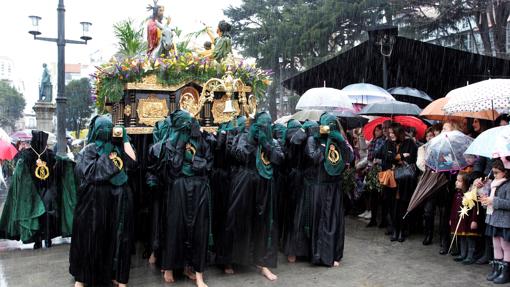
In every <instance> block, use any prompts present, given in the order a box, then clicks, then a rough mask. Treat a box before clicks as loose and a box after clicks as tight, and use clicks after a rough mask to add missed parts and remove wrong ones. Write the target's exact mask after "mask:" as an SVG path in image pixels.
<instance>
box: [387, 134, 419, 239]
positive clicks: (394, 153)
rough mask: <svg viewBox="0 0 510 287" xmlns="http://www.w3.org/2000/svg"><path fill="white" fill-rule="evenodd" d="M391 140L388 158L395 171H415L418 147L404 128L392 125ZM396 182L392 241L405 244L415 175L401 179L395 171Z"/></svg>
mask: <svg viewBox="0 0 510 287" xmlns="http://www.w3.org/2000/svg"><path fill="white" fill-rule="evenodd" d="M389 139H390V144H391V145H392V147H391V148H390V149H388V154H387V156H388V157H389V159H390V160H391V159H392V160H393V164H394V166H395V169H398V168H401V169H409V170H413V171H414V167H413V165H414V164H415V163H416V153H417V150H418V148H417V146H416V143H414V141H413V140H412V139H409V138H406V134H405V131H404V129H403V128H402V126H400V125H395V124H394V125H392V126H391V127H390V130H389ZM395 180H396V181H397V193H396V195H395V208H394V211H393V212H394V213H393V218H392V221H393V234H392V236H391V241H396V240H398V241H399V242H404V241H405V239H406V236H407V232H408V226H406V222H405V221H404V219H403V218H404V215H405V213H406V210H407V206H408V205H409V201H410V200H411V196H412V194H413V192H414V188H415V187H416V178H415V174H412V175H407V176H405V177H402V178H399V177H398V174H397V171H395Z"/></svg>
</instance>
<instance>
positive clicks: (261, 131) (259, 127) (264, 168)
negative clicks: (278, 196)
mask: <svg viewBox="0 0 510 287" xmlns="http://www.w3.org/2000/svg"><path fill="white" fill-rule="evenodd" d="M271 121H272V120H271V116H270V115H269V114H268V113H267V112H260V113H258V114H257V115H256V116H255V123H253V124H252V125H251V126H250V132H249V135H248V138H249V140H250V141H251V142H255V143H256V144H257V156H256V165H257V171H258V173H259V175H260V176H262V177H263V178H266V179H271V178H273V167H272V166H271V163H268V164H266V163H267V161H268V159H267V157H266V156H265V157H264V158H262V153H263V150H264V147H265V146H268V145H269V146H270V145H271V144H272V141H273V133H272V131H271ZM264 162H266V163H264Z"/></svg>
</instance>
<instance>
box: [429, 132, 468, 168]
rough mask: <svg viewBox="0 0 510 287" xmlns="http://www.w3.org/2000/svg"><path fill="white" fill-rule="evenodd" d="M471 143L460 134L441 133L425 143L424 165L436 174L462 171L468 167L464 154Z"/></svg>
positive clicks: (465, 136) (466, 137)
mask: <svg viewBox="0 0 510 287" xmlns="http://www.w3.org/2000/svg"><path fill="white" fill-rule="evenodd" d="M472 142H473V138H471V137H469V136H467V135H465V134H463V133H462V132H459V131H452V132H442V133H441V134H440V135H438V136H437V137H435V138H433V139H432V140H430V142H428V143H427V146H426V152H425V165H427V166H428V167H429V168H431V169H432V170H434V171H436V172H439V171H458V170H462V169H464V168H466V167H467V166H469V164H468V162H467V161H466V159H465V158H464V152H465V151H466V150H467V148H468V147H469V145H470V144H471V143H472Z"/></svg>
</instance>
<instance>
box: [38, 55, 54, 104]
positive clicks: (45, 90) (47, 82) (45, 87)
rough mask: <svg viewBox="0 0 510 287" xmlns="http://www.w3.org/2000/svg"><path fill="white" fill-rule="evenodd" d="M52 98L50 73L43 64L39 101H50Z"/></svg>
mask: <svg viewBox="0 0 510 287" xmlns="http://www.w3.org/2000/svg"><path fill="white" fill-rule="evenodd" d="M51 100H52V85H51V79H50V73H49V72H48V67H47V65H46V64H43V74H42V79H41V85H40V87H39V101H40V102H51Z"/></svg>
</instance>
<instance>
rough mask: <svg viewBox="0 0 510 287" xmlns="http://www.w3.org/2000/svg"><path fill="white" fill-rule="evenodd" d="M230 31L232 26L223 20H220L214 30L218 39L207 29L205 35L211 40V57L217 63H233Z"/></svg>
mask: <svg viewBox="0 0 510 287" xmlns="http://www.w3.org/2000/svg"><path fill="white" fill-rule="evenodd" d="M231 30H232V25H230V24H229V23H227V22H226V21H224V20H221V21H220V22H219V23H218V27H217V29H216V34H218V37H215V36H214V34H213V33H212V31H211V29H210V28H209V27H207V34H208V35H209V38H211V42H212V44H213V45H214V47H213V49H212V57H213V58H214V60H216V61H217V62H218V63H221V62H223V61H226V60H229V61H230V60H232V61H233V58H234V56H233V53H232V36H231V35H230V31H231Z"/></svg>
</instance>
